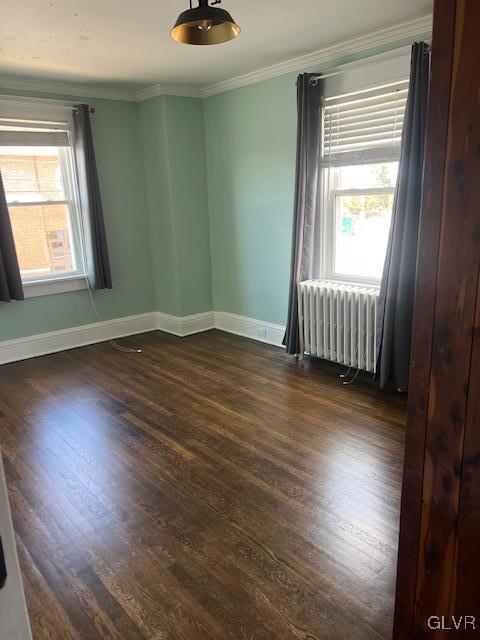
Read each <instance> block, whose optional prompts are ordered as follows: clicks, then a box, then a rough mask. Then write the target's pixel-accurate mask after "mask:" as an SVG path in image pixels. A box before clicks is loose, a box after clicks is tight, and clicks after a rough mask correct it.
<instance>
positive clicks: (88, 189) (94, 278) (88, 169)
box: [73, 104, 112, 289]
mask: <svg viewBox="0 0 480 640" xmlns="http://www.w3.org/2000/svg"><path fill="white" fill-rule="evenodd" d="M73 123H74V147H75V159H76V165H77V171H78V180H79V189H80V204H81V207H82V214H83V215H82V221H83V225H84V231H85V233H84V237H85V253H86V261H87V277H88V282H89V285H90V287H91V288H92V289H111V288H112V275H111V270H110V261H109V257H108V245H107V236H106V233H105V222H104V219H103V207H102V198H101V195H100V184H99V181H98V174H97V164H96V161H95V149H94V145H93V136H92V127H91V123H90V109H89V107H88V105H86V104H78V105H75V107H74V110H73Z"/></svg>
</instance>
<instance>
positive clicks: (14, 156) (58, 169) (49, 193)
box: [0, 103, 85, 285]
mask: <svg viewBox="0 0 480 640" xmlns="http://www.w3.org/2000/svg"><path fill="white" fill-rule="evenodd" d="M42 107H43V111H44V110H45V106H44V105H40V106H39V105H30V112H31V113H32V115H33V114H34V113H35V112H39V113H38V117H37V118H33V117H31V115H30V117H28V118H26V117H22V111H25V105H21V106H20V107H19V108H17V109H15V108H14V107H13V105H12V104H10V103H7V104H4V103H0V171H1V174H2V179H3V184H4V188H5V193H6V198H7V204H8V211H9V214H10V220H11V224H12V231H13V236H14V240H15V247H16V251H17V257H18V261H19V266H20V273H21V276H22V280H23V282H24V284H26V285H28V284H34V283H38V282H44V281H51V280H58V279H65V278H75V277H79V276H82V275H84V274H85V268H84V264H83V257H82V256H83V252H82V250H81V233H80V232H81V224H80V218H79V206H78V199H77V195H76V194H77V189H76V178H75V169H74V166H75V165H74V159H73V152H72V146H71V139H72V127H71V120H70V114H69V113H68V110H67V109H65V108H63V107H62V108H61V109H60V110H61V113H58V112H57V111H55V110H53V113H52V112H51V110H50V109H49V112H50V113H49V114H48V115H53V116H58V115H60V116H61V118H60V119H59V118H57V117H55V118H52V119H44V115H43V112H42ZM70 111H71V109H70ZM19 113H20V115H18V114H19Z"/></svg>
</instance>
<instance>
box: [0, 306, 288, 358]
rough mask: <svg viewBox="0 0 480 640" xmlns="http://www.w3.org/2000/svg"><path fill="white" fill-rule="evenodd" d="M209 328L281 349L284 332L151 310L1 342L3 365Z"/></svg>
mask: <svg viewBox="0 0 480 640" xmlns="http://www.w3.org/2000/svg"><path fill="white" fill-rule="evenodd" d="M210 329H220V330H221V331H226V332H228V333H234V334H236V335H238V336H244V337H246V338H252V339H253V340H259V341H260V342H266V343H268V344H273V345H276V346H281V344H282V339H283V334H284V331H285V328H284V327H282V326H281V325H277V324H271V323H269V322H263V320H255V319H254V318H247V317H245V316H238V315H235V314H233V313H227V312H224V311H206V312H205V313H197V314H195V315H191V316H185V317H183V318H181V317H178V316H171V315H168V314H166V313H160V312H158V311H152V312H151V313H143V314H141V315H136V316H128V317H125V318H116V319H114V320H105V321H103V322H95V323H93V324H85V325H82V326H79V327H72V328H70V329H62V330H60V331H50V332H49V333H40V334H38V335H34V336H27V337H25V338H16V339H14V340H3V341H0V365H1V364H6V363H8V362H16V361H18V360H26V359H27V358H35V357H37V356H43V355H46V354H48V353H56V352H57V351H65V350H67V349H75V348H76V347H83V346H85V345H88V344H94V343H96V342H105V341H106V340H112V339H115V338H122V337H124V336H131V335H135V334H139V333H146V332H147V331H155V330H159V331H165V332H166V333H171V334H173V335H175V336H179V337H181V338H183V337H185V336H190V335H192V334H194V333H200V332H202V331H209V330H210Z"/></svg>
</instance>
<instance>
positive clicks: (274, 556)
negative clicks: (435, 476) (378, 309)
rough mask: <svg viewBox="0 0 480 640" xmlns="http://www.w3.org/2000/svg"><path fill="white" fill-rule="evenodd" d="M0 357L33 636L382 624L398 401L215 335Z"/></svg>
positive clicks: (270, 634) (276, 631)
mask: <svg viewBox="0 0 480 640" xmlns="http://www.w3.org/2000/svg"><path fill="white" fill-rule="evenodd" d="M122 344H124V345H134V346H139V347H141V348H142V349H143V352H142V353H141V354H133V353H122V352H119V351H117V350H115V349H113V348H112V347H111V346H110V345H109V344H108V343H104V344H99V345H92V346H89V347H84V348H81V349H75V350H72V351H68V352H63V353H58V354H54V355H50V356H44V357H42V358H37V359H32V360H29V361H24V362H20V363H15V364H11V365H5V366H3V367H0V443H1V448H2V451H3V458H4V464H5V472H6V476H7V482H8V484H9V495H10V500H11V506H12V515H13V520H14V525H15V529H16V535H17V543H18V550H19V555H20V562H21V566H22V571H23V576H24V583H25V590H26V597H27V603H28V609H29V613H30V617H31V622H32V627H33V634H34V639H35V640H105V639H115V640H117V639H128V640H137V639H138V640H146V639H155V640H163V639H165V640H167V639H168V640H170V639H182V640H197V639H198V640H201V639H212V640H227V639H233V640H244V639H245V640H247V639H248V640H284V639H285V640H286V639H292V640H295V639H305V640H307V639H308V640H315V639H317V640H320V639H327V638H328V639H329V638H332V639H335V640H343V639H352V640H386V639H389V638H390V633H391V626H392V616H393V602H394V582H395V564H396V549H397V536H398V513H399V499H400V489H401V474H402V457H403V441H404V431H403V424H404V420H405V415H404V414H405V407H404V402H403V400H402V399H401V398H400V397H398V396H394V395H384V394H381V393H380V392H378V391H377V390H376V389H375V388H374V387H373V386H371V385H367V384H366V383H365V382H358V383H355V384H354V385H352V386H350V387H342V385H341V383H340V381H339V379H338V373H337V372H334V371H333V370H328V369H325V367H324V366H322V365H321V363H320V362H319V361H315V360H305V361H304V362H301V361H300V362H297V361H296V360H294V359H291V358H290V357H287V356H286V355H285V353H284V352H283V350H281V349H278V348H275V347H271V346H268V345H262V344H260V343H256V342H253V341H249V340H246V339H243V338H239V337H235V336H231V335H228V334H225V333H222V332H219V331H211V332H208V333H203V334H198V335H196V336H191V337H189V338H183V339H180V338H175V337H173V336H169V335H166V334H162V333H160V332H154V333H150V334H144V335H141V336H136V337H132V338H129V339H125V340H123V341H122Z"/></svg>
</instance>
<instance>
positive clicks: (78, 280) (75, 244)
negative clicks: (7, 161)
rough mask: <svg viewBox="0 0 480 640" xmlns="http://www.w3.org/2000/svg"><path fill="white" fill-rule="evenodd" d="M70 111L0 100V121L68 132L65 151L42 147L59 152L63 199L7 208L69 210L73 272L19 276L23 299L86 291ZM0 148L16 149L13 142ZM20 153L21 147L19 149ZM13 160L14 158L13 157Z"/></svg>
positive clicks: (68, 106) (61, 106)
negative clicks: (56, 207) (52, 124)
mask: <svg viewBox="0 0 480 640" xmlns="http://www.w3.org/2000/svg"><path fill="white" fill-rule="evenodd" d="M73 108H74V105H73V104H70V103H65V104H63V103H62V104H58V103H54V104H48V103H47V104H46V103H44V102H42V101H34V100H32V101H28V102H26V101H25V102H24V101H19V102H16V100H9V99H5V97H1V98H0V117H1V118H2V119H4V120H9V121H12V120H17V121H18V120H22V121H24V123H25V126H28V123H32V125H33V126H35V127H36V128H39V129H41V128H42V124H43V126H44V127H45V128H48V125H47V124H45V123H46V122H55V123H56V124H61V125H62V129H63V127H64V130H65V131H67V136H68V145H67V146H66V147H61V146H56V145H54V144H52V145H45V147H48V146H50V147H52V148H56V149H57V150H58V156H59V164H60V170H61V174H62V183H63V189H64V199H62V200H44V201H41V200H39V201H25V202H23V201H17V202H14V203H8V208H10V207H15V206H24V207H26V206H45V205H49V204H51V205H61V204H63V205H65V206H66V207H67V210H68V214H67V217H68V233H69V240H70V251H71V258H72V263H73V266H74V269H73V270H72V271H59V272H51V273H48V274H44V275H40V276H37V277H28V276H22V285H23V287H24V294H25V297H26V298H30V297H35V296H40V295H48V294H54V293H63V292H66V291H76V290H80V289H85V288H87V269H86V263H85V250H84V249H85V245H84V222H83V218H82V210H81V206H80V197H79V188H78V173H77V167H76V162H75V156H74V147H73V142H74V133H73V117H72V114H73ZM2 146H9V147H15V146H17V145H16V144H15V142H14V141H12V142H11V143H9V144H8V145H0V153H1V149H2ZM18 147H19V150H20V147H21V145H18ZM19 155H20V154H19ZM12 157H14V156H13V155H12Z"/></svg>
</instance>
